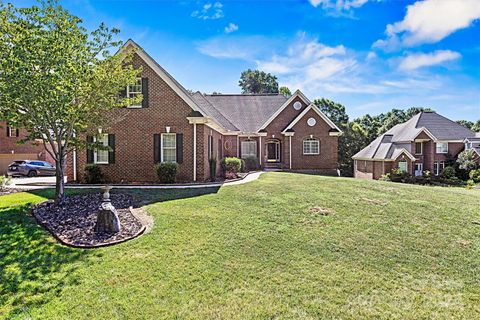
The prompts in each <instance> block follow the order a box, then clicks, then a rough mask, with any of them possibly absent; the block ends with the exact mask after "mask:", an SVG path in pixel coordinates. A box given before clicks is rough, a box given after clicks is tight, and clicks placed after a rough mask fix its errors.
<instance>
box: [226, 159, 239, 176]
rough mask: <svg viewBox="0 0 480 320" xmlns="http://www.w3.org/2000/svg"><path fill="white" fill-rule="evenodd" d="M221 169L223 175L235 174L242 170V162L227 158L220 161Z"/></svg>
mask: <svg viewBox="0 0 480 320" xmlns="http://www.w3.org/2000/svg"><path fill="white" fill-rule="evenodd" d="M222 168H223V171H224V173H225V176H226V174H227V173H234V174H237V173H238V172H240V170H241V168H242V161H241V160H240V159H238V158H235V157H227V158H224V159H223V161H222Z"/></svg>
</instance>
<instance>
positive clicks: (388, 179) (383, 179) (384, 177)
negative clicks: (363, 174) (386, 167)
mask: <svg viewBox="0 0 480 320" xmlns="http://www.w3.org/2000/svg"><path fill="white" fill-rule="evenodd" d="M378 180H380V181H392V179H390V173H387V174H382V176H381V177H380V178H379V179H378Z"/></svg>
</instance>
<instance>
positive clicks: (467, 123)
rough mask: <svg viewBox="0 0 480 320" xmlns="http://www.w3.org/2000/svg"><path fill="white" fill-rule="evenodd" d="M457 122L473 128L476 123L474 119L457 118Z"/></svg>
mask: <svg viewBox="0 0 480 320" xmlns="http://www.w3.org/2000/svg"><path fill="white" fill-rule="evenodd" d="M457 123H458V124H459V125H461V126H464V127H465V128H468V129H471V128H472V127H473V125H474V123H473V122H472V121H468V120H457Z"/></svg>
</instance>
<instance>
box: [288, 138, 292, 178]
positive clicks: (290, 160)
mask: <svg viewBox="0 0 480 320" xmlns="http://www.w3.org/2000/svg"><path fill="white" fill-rule="evenodd" d="M288 144H289V146H288V149H289V152H288V153H289V154H288V156H289V164H288V165H289V167H290V170H291V169H292V136H290V137H289V139H288Z"/></svg>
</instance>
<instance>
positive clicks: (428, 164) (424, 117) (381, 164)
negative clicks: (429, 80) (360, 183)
mask: <svg viewBox="0 0 480 320" xmlns="http://www.w3.org/2000/svg"><path fill="white" fill-rule="evenodd" d="M465 148H474V149H475V150H476V151H477V153H479V152H480V137H479V134H476V133H475V132H473V131H471V130H469V129H467V128H465V127H463V126H461V125H459V124H458V123H456V122H454V121H452V120H449V119H447V118H445V117H443V116H441V115H439V114H437V113H435V112H433V111H424V112H420V113H418V114H417V115H415V116H414V117H412V118H411V119H410V120H408V121H407V122H404V123H402V124H398V125H396V126H394V127H393V128H391V129H390V130H388V131H387V132H386V133H384V134H382V135H381V136H379V137H378V138H377V139H375V140H374V141H373V142H372V143H370V144H369V145H368V146H367V147H366V148H364V149H362V150H361V151H360V152H358V153H357V154H356V155H354V156H353V157H352V158H353V159H354V175H355V177H356V178H363V179H379V178H380V177H381V176H382V175H383V174H386V173H388V172H390V171H391V170H392V169H394V168H399V169H401V170H403V171H406V172H408V173H410V174H412V175H416V176H419V175H422V173H423V172H424V171H427V170H428V171H430V172H431V173H432V174H435V175H439V174H441V173H442V170H443V168H445V162H446V161H447V160H448V159H449V158H452V157H453V158H456V157H457V156H458V154H459V153H460V152H462V151H463V150H465Z"/></svg>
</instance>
